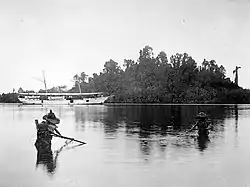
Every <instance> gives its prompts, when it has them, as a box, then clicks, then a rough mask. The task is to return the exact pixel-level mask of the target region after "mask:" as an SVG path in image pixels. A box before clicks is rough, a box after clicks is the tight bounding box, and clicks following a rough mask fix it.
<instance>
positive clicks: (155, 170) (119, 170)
mask: <svg viewBox="0 0 250 187" xmlns="http://www.w3.org/2000/svg"><path fill="white" fill-rule="evenodd" d="M49 109H53V111H54V113H55V114H56V116H58V117H59V118H60V119H61V123H60V124H59V129H60V132H61V133H62V134H63V135H65V136H70V137H74V138H76V139H80V140H83V141H85V142H87V144H86V145H83V146H79V147H75V146H76V145H77V143H70V144H69V145H67V146H65V140H63V139H58V138H54V139H53V141H52V152H51V154H48V155H46V156H41V155H39V154H38V151H37V149H36V148H35V146H34V143H35V140H36V128H35V123H34V120H35V119H38V120H39V121H41V120H42V116H43V115H44V114H46V113H47V112H48V111H49ZM200 111H204V112H206V113H207V114H209V116H210V118H211V123H212V126H213V129H212V132H211V133H210V137H209V139H205V140H199V139H197V138H196V136H195V135H194V134H195V133H194V132H191V133H189V134H187V133H185V132H184V131H185V130H186V129H189V128H190V127H191V126H192V124H194V117H195V115H196V114H197V113H198V112H200ZM249 133H250V105H224V106H219V105H214V106H212V105H210V106H209V105H203V106H202V105H167V106H104V105H103V106H75V107H70V106H65V107H50V108H47V107H40V106H21V107H19V106H17V105H6V104H2V105H0V147H1V149H0V186H1V187H9V186H10V187H12V186H13V187H14V186H15V187H17V186H19V187H20V186H21V187H37V186H41V187H44V186H46V187H47V186H48V187H50V186H51V187H56V186H58V187H59V186H60V187H63V186H67V187H70V186H89V187H100V186H109V187H118V186H119V187H120V186H129V187H138V186H143V187H147V186H148V187H152V186H171V187H175V186H178V187H179V186H181V187H182V186H183V187H186V186H190V187H196V186H197V187H200V186H203V187H205V186H213V187H214V186H219V187H223V186H225V187H226V186H227V187H228V186H233V187H235V186H243V187H244V186H250V178H249V176H250V159H249V158H250V135H249Z"/></svg>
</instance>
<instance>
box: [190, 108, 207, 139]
mask: <svg viewBox="0 0 250 187" xmlns="http://www.w3.org/2000/svg"><path fill="white" fill-rule="evenodd" d="M196 118H197V122H196V124H195V125H194V126H193V127H192V128H191V129H190V131H192V130H193V129H195V128H196V127H197V128H198V135H199V137H202V136H203V137H204V136H208V135H209V122H208V117H207V115H206V114H205V113H204V112H200V113H199V114H198V115H197V116H196Z"/></svg>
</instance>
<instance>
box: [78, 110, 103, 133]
mask: <svg viewBox="0 0 250 187" xmlns="http://www.w3.org/2000/svg"><path fill="white" fill-rule="evenodd" d="M74 109H75V121H76V123H77V124H80V127H81V128H84V124H85V123H88V122H100V121H102V118H103V116H104V115H105V113H106V110H107V109H106V106H103V105H90V106H77V107H75V108H74Z"/></svg>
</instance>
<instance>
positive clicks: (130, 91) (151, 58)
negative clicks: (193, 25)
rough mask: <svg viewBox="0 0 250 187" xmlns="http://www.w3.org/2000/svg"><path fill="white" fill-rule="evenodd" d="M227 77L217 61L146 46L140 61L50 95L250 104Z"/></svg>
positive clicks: (83, 77)
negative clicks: (100, 94) (88, 94)
mask: <svg viewBox="0 0 250 187" xmlns="http://www.w3.org/2000/svg"><path fill="white" fill-rule="evenodd" d="M225 74H226V69H225V67H224V66H223V65H218V64H217V62H216V61H215V60H206V59H204V60H203V62H202V63H201V65H198V64H197V62H196V61H195V60H194V59H193V58H192V57H191V56H190V55H188V54H187V53H183V54H180V53H176V54H175V55H172V56H170V57H168V56H167V54H166V53H165V52H164V51H161V52H160V53H159V54H158V55H154V53H153V48H152V47H150V46H145V47H144V48H143V49H142V50H140V51H139V58H138V59H137V60H136V61H134V60H132V59H125V60H124V62H123V65H122V67H121V66H119V65H118V62H115V61H114V60H112V59H110V60H109V61H106V62H105V64H104V69H103V71H102V72H100V73H99V74H97V73H94V74H93V76H88V75H87V74H86V73H85V72H84V71H83V72H82V73H80V74H79V75H78V74H76V75H75V76H74V77H73V79H74V82H75V83H74V86H73V87H72V88H71V89H69V90H65V86H63V88H64V89H59V88H58V87H54V88H51V89H49V90H47V92H104V93H106V94H107V95H113V97H110V99H109V100H108V102H125V103H250V91H249V90H247V89H243V88H241V87H239V86H238V85H237V84H235V83H234V82H233V81H231V80H230V78H227V77H226V75H225ZM39 92H45V90H40V91H39ZM1 98H2V97H0V101H1Z"/></svg>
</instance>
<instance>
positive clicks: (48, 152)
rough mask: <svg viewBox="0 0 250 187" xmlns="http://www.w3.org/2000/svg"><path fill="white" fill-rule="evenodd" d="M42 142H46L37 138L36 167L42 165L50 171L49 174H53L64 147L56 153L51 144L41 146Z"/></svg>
mask: <svg viewBox="0 0 250 187" xmlns="http://www.w3.org/2000/svg"><path fill="white" fill-rule="evenodd" d="M42 144H44V142H41V140H37V141H36V143H35V147H36V149H37V159H36V168H38V166H39V165H41V166H43V168H44V169H45V170H46V171H47V172H48V174H50V175H53V174H54V172H55V170H56V164H57V158H58V155H59V153H60V152H61V151H62V149H63V147H62V148H60V149H59V150H58V151H56V152H55V155H54V154H53V152H52V149H51V144H49V145H46V146H41V145H42Z"/></svg>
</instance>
